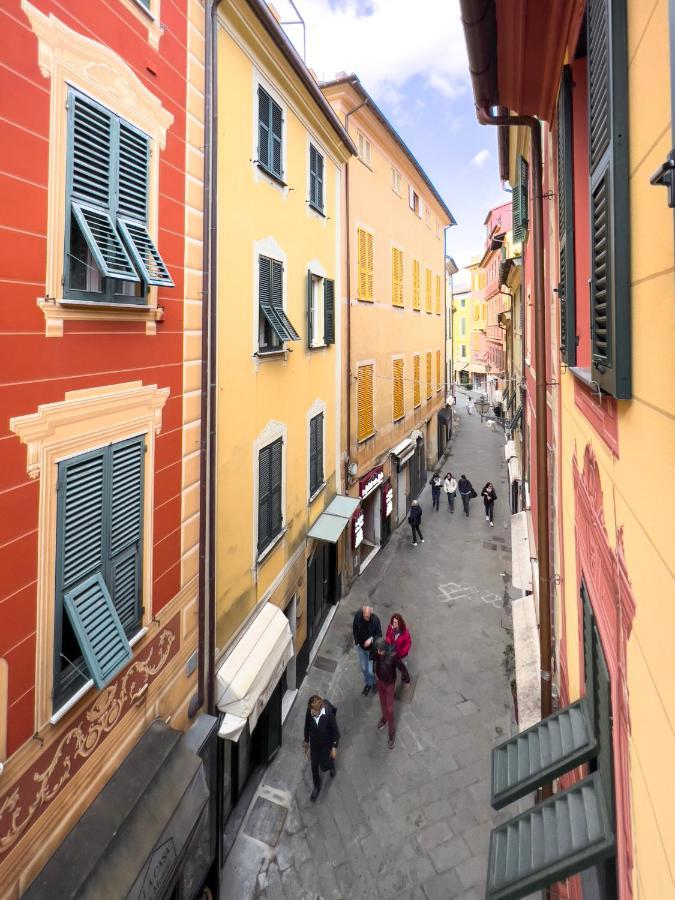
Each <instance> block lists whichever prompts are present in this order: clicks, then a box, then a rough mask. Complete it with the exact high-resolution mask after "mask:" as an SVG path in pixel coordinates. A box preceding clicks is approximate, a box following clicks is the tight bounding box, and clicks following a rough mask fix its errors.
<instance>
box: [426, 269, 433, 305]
mask: <svg viewBox="0 0 675 900" xmlns="http://www.w3.org/2000/svg"><path fill="white" fill-rule="evenodd" d="M425 287H426V310H427V312H428V313H430V312H433V308H432V305H431V269H427V270H426V272H425Z"/></svg>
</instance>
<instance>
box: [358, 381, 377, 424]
mask: <svg viewBox="0 0 675 900" xmlns="http://www.w3.org/2000/svg"><path fill="white" fill-rule="evenodd" d="M358 413H359V423H358V436H359V440H360V441H364V440H365V439H366V438H368V437H370V435H371V434H372V433H373V431H374V424H373V366H372V365H367V366H359V374H358Z"/></svg>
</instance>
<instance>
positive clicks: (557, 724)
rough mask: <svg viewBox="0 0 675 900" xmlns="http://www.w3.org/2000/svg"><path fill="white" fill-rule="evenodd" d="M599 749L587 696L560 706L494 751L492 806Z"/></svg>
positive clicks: (510, 800)
mask: <svg viewBox="0 0 675 900" xmlns="http://www.w3.org/2000/svg"><path fill="white" fill-rule="evenodd" d="M596 752H597V742H596V740H595V736H594V728H593V718H592V714H591V711H590V709H589V706H588V703H587V701H586V700H585V699H581V700H578V701H577V702H576V703H572V704H571V706H566V707H565V708H564V709H560V710H558V711H557V712H556V713H554V714H553V715H552V716H548V717H547V718H546V719H543V720H542V721H541V722H539V723H538V724H537V725H534V726H533V727H532V728H528V729H527V730H526V731H522V732H521V733H520V734H517V735H516V736H515V737H513V738H510V739H509V740H508V741H503V742H502V743H501V744H499V745H498V746H497V747H495V748H494V750H493V751H492V799H491V802H492V806H493V807H494V808H495V809H501V808H502V807H503V806H506V805H507V804H508V803H513V801H514V800H518V799H519V798H520V797H524V796H525V795H526V794H529V793H531V792H532V791H534V790H536V789H537V788H538V787H540V786H541V785H543V784H547V783H549V782H551V781H553V779H554V778H557V777H558V776H560V775H562V774H563V773H564V772H568V771H570V769H574V768H576V766H579V765H581V763H583V762H586V760H588V759H590V758H591V757H592V756H594V755H595V753H596Z"/></svg>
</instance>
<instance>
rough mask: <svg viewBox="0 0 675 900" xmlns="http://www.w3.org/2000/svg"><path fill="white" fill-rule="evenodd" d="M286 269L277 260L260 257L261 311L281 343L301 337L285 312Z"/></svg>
mask: <svg viewBox="0 0 675 900" xmlns="http://www.w3.org/2000/svg"><path fill="white" fill-rule="evenodd" d="M283 280H284V267H283V264H282V263H280V262H279V261H278V260H276V259H269V258H268V257H266V256H259V257H258V297H259V300H260V311H261V312H262V314H263V315H264V316H265V319H266V320H267V322H268V323H269V325H270V326H271V327H272V329H273V330H274V332H275V333H276V335H277V337H278V338H279V340H280V341H299V340H300V335H299V334H298V332H297V331H296V330H295V328H294V327H293V325H292V324H291V321H290V319H289V318H288V316H287V315H286V312H285V310H284V293H283Z"/></svg>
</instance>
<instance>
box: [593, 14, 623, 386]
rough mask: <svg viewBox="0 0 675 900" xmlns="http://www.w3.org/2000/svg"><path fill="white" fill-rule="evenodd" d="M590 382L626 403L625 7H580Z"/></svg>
mask: <svg viewBox="0 0 675 900" xmlns="http://www.w3.org/2000/svg"><path fill="white" fill-rule="evenodd" d="M587 28H588V33H587V38H588V40H587V43H588V72H589V79H588V92H589V173H590V198H591V217H590V218H591V221H590V232H591V357H592V359H591V363H592V377H593V379H594V380H595V381H596V382H597V383H598V384H599V385H600V387H601V388H602V389H603V390H605V391H607V392H608V393H610V394H612V395H613V396H614V397H616V398H618V399H627V398H629V397H630V396H631V330H630V327H631V323H630V317H631V307H630V211H629V199H628V194H629V191H628V176H629V172H628V105H627V104H628V71H627V49H626V35H627V25H626V0H589V2H588V6H587Z"/></svg>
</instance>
